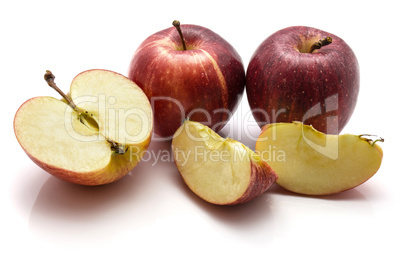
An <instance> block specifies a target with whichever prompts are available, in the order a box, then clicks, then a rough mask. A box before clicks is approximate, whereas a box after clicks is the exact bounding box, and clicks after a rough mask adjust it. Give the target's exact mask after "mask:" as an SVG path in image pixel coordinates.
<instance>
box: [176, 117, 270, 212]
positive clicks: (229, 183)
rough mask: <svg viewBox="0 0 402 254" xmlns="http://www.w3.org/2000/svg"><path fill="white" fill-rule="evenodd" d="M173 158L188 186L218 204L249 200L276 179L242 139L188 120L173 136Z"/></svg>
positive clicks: (206, 199)
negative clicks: (234, 138) (238, 139)
mask: <svg viewBox="0 0 402 254" xmlns="http://www.w3.org/2000/svg"><path fill="white" fill-rule="evenodd" d="M172 151H173V158H174V161H175V163H176V166H177V168H178V170H179V172H180V174H181V176H182V177H183V180H184V182H185V183H186V184H187V186H188V187H189V188H190V189H191V190H192V191H193V192H194V193H195V194H196V195H197V196H199V197H200V198H202V199H204V200H205V201H207V202H210V203H213V204H219V205H234V204H240V203H245V202H248V201H250V200H251V199H253V198H255V197H257V196H259V195H260V194H262V193H263V192H265V191H266V190H267V189H268V188H269V187H270V186H271V185H272V184H273V183H274V182H275V181H276V179H277V175H276V174H275V172H274V171H273V170H272V169H271V167H270V166H268V164H267V163H266V162H264V161H263V160H261V159H260V157H259V156H257V154H255V153H254V152H253V151H251V150H250V149H249V148H248V147H246V146H245V145H243V144H242V143H240V142H238V141H236V140H232V139H229V138H227V139H224V138H222V137H220V136H219V135H218V134H217V133H215V132H214V131H213V130H211V129H210V128H209V127H207V126H205V125H203V124H201V123H198V122H193V121H189V120H186V121H185V122H184V124H183V125H182V126H181V127H180V128H179V129H178V130H177V131H176V133H175V134H174V136H173V140H172Z"/></svg>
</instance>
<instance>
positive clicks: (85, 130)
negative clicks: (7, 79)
mask: <svg viewBox="0 0 402 254" xmlns="http://www.w3.org/2000/svg"><path fill="white" fill-rule="evenodd" d="M45 79H46V80H47V82H48V83H49V85H51V86H53V87H54V88H55V89H56V90H58V91H59V93H60V94H62V96H63V97H64V99H62V100H59V99H55V98H52V97H47V96H44V97H36V98H32V99H30V100H28V101H26V102H25V103H24V104H23V105H22V106H21V107H20V108H19V109H18V111H17V113H16V115H15V119H14V131H15V135H16V137H17V140H18V142H19V143H20V145H21V146H22V148H23V149H24V150H25V152H26V153H27V154H28V156H29V157H30V158H31V159H32V160H33V161H34V162H35V163H36V164H37V165H39V166H40V167H41V168H43V169H44V170H46V171H47V172H49V173H50V174H52V175H54V176H56V177H58V178H60V179H63V180H66V181H69V182H73V183H77V184H83V185H100V184H106V183H110V182H114V181H116V180H118V179H120V178H121V177H123V176H124V175H126V174H127V173H128V172H129V171H131V170H132V169H133V168H134V167H135V165H136V164H137V163H138V162H139V161H140V159H141V157H142V155H143V152H144V151H145V150H146V149H147V147H148V145H149V142H150V140H151V133H152V109H151V105H150V103H149V101H148V99H147V97H146V95H145V94H144V93H143V91H142V90H141V89H140V88H139V87H138V86H137V85H136V84H135V83H134V82H132V81H131V80H130V79H128V78H126V77H124V76H122V75H120V74H118V73H115V72H112V71H107V70H89V71H85V72H82V73H80V74H79V75H77V76H76V77H75V78H74V80H73V82H72V84H71V87H70V93H69V94H68V96H67V95H65V94H63V93H62V92H61V91H60V90H59V89H58V88H57V87H56V86H55V83H54V76H53V74H51V73H50V72H47V74H46V75H45Z"/></svg>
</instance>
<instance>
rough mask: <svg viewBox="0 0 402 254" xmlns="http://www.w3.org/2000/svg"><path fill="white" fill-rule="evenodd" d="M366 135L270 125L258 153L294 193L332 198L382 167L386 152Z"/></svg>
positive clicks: (293, 124) (295, 125) (279, 124)
mask: <svg viewBox="0 0 402 254" xmlns="http://www.w3.org/2000/svg"><path fill="white" fill-rule="evenodd" d="M377 141H383V140H382V139H378V140H375V141H373V140H370V139H368V138H365V137H364V136H363V135H360V136H358V135H351V134H342V135H326V134H324V133H322V132H319V131H317V130H315V129H314V128H313V127H312V126H309V125H303V124H302V123H300V122H294V123H276V124H268V125H266V126H264V127H263V128H262V132H261V134H260V136H259V137H258V140H257V143H256V147H255V149H256V153H257V154H259V155H260V156H261V158H262V159H263V160H265V161H266V162H267V163H269V165H270V166H271V167H272V168H273V169H274V170H275V172H276V173H277V174H278V181H277V184H278V185H280V186H282V187H283V188H285V189H287V190H290V191H292V192H296V193H300V194H306V195H328V194H333V193H338V192H341V191H345V190H348V189H352V188H354V187H356V186H358V185H360V184H362V183H364V182H365V181H367V180H368V179H369V178H371V177H372V176H373V175H374V174H375V173H376V172H377V170H378V169H379V168H380V165H381V161H382V157H383V152H382V149H381V147H380V146H379V145H378V144H377Z"/></svg>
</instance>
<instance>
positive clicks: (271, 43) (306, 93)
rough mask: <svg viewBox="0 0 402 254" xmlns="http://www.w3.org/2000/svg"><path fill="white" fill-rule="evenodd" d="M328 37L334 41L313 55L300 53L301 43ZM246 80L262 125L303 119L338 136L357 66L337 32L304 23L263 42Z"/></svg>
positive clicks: (353, 94) (354, 90) (355, 88)
mask: <svg viewBox="0 0 402 254" xmlns="http://www.w3.org/2000/svg"><path fill="white" fill-rule="evenodd" d="M325 37H331V38H332V43H331V44H329V45H326V46H323V47H322V48H320V49H316V50H314V51H313V53H302V52H300V50H302V51H303V49H301V48H302V47H303V45H308V44H312V43H314V42H315V41H318V40H320V39H323V38H325ZM306 41H307V42H306ZM304 51H305V50H304ZM246 79H247V83H246V91H247V98H248V101H249V104H250V108H251V110H252V112H253V116H254V118H255V120H256V121H257V122H258V124H259V126H260V127H262V126H264V125H265V124H268V123H275V122H293V121H302V122H304V123H305V124H307V125H313V127H314V128H316V129H317V130H319V131H321V132H324V133H327V134H338V133H339V132H340V131H341V130H342V129H343V128H344V126H345V125H346V124H347V122H348V121H349V119H350V117H351V115H352V113H353V111H354V108H355V106H356V102H357V97H358V93H359V65H358V61H357V59H356V56H355V54H354V53H353V51H352V49H351V48H350V47H349V46H348V45H347V44H346V43H345V42H344V41H343V40H342V39H341V38H339V37H337V36H336V35H333V34H330V33H327V32H325V31H322V30H319V29H315V28H311V27H303V26H296V27H288V28H285V29H282V30H280V31H278V32H276V33H274V34H272V35H271V36H269V37H268V38H267V39H266V40H264V41H263V42H262V44H261V45H260V46H259V47H258V48H257V50H256V51H255V53H254V55H253V56H252V58H251V61H250V63H249V66H248V69H247V77H246Z"/></svg>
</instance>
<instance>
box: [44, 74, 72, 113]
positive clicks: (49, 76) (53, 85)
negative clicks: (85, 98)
mask: <svg viewBox="0 0 402 254" xmlns="http://www.w3.org/2000/svg"><path fill="white" fill-rule="evenodd" d="M44 78H45V80H46V82H47V84H48V85H49V86H50V87H51V88H53V89H54V90H56V91H57V92H58V93H59V94H60V95H61V96H62V97H63V99H65V100H66V101H67V102H68V105H69V106H70V107H72V108H73V109H74V110H75V111H77V105H75V103H74V102H73V101H72V100H71V99H70V98H69V97H68V96H67V95H66V94H65V93H63V91H61V90H60V88H59V87H58V86H56V83H55V82H54V79H55V78H56V77H55V76H54V75H53V73H52V72H51V71H49V70H47V71H46V73H45V75H44Z"/></svg>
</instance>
